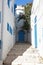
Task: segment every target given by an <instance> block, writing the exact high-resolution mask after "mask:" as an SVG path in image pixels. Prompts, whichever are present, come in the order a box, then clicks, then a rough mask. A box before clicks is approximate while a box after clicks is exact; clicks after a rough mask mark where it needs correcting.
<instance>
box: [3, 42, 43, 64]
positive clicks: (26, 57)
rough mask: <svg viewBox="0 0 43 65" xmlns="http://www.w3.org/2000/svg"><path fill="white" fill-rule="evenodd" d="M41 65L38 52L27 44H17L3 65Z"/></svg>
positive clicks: (42, 62) (42, 59) (42, 60)
mask: <svg viewBox="0 0 43 65" xmlns="http://www.w3.org/2000/svg"><path fill="white" fill-rule="evenodd" d="M37 64H40V65H41V64H42V65H43V58H41V57H40V55H39V53H38V50H37V49H35V48H33V47H32V46H31V44H29V43H17V44H15V45H14V47H13V48H12V49H11V51H10V52H9V53H8V56H7V58H6V59H5V60H4V63H3V65H37Z"/></svg>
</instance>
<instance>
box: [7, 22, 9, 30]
mask: <svg viewBox="0 0 43 65" xmlns="http://www.w3.org/2000/svg"><path fill="white" fill-rule="evenodd" d="M7 30H8V31H9V24H8V23H7Z"/></svg>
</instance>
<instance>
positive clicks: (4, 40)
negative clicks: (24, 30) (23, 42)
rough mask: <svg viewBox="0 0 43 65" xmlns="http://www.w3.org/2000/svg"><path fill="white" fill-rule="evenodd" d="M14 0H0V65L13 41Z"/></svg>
mask: <svg viewBox="0 0 43 65" xmlns="http://www.w3.org/2000/svg"><path fill="white" fill-rule="evenodd" d="M14 28H15V26H14V0H0V65H1V62H3V60H4V59H5V58H6V57H7V54H8V52H9V51H10V49H11V48H12V47H13V45H14V43H15V38H14V37H15V36H14Z"/></svg>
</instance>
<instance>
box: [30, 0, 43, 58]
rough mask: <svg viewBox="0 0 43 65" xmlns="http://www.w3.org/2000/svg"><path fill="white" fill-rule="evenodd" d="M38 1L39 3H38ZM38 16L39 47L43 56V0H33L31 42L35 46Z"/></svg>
mask: <svg viewBox="0 0 43 65" xmlns="http://www.w3.org/2000/svg"><path fill="white" fill-rule="evenodd" d="M36 2H37V3H36ZM35 16H37V23H36V24H37V49H38V50H39V53H40V56H42V57H43V0H33V6H32V11H31V29H32V30H31V42H32V45H33V47H35V42H34V25H35V24H34V21H35V20H34V18H35Z"/></svg>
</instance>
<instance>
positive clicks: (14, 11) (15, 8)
mask: <svg viewBox="0 0 43 65" xmlns="http://www.w3.org/2000/svg"><path fill="white" fill-rule="evenodd" d="M16 7H17V5H16V4H14V15H15V11H16Z"/></svg>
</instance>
